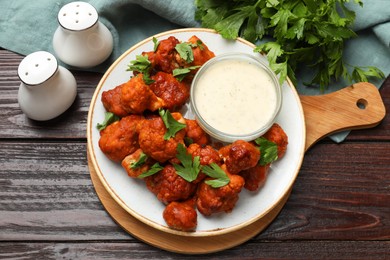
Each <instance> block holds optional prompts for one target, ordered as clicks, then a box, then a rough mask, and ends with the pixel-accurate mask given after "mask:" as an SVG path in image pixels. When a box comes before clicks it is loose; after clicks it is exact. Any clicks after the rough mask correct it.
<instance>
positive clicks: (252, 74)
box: [194, 60, 277, 135]
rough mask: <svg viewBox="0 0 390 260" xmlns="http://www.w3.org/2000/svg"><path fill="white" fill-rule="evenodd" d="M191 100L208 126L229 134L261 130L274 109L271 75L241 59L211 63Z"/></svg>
mask: <svg viewBox="0 0 390 260" xmlns="http://www.w3.org/2000/svg"><path fill="white" fill-rule="evenodd" d="M194 101H195V103H196V107H197V109H198V111H199V114H200V115H201V117H202V118H203V119H204V120H205V121H206V122H207V123H208V124H209V125H210V126H212V127H213V128H215V129H217V130H219V131H221V132H224V133H227V134H231V135H246V134H250V133H253V132H255V131H257V130H259V129H261V128H262V127H264V126H265V125H266V124H268V123H269V121H270V120H272V119H273V118H272V117H273V115H274V112H275V110H276V109H277V93H276V90H275V83H274V82H273V80H272V78H271V76H270V75H269V74H268V72H267V71H265V70H264V69H263V68H261V67H260V66H258V65H256V64H254V63H252V62H249V61H243V60H222V61H219V62H216V63H214V64H211V66H210V67H209V68H207V70H205V71H204V74H203V75H202V76H201V77H200V78H199V80H198V82H197V86H196V90H195V92H194Z"/></svg>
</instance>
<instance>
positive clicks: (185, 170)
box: [173, 144, 200, 182]
mask: <svg viewBox="0 0 390 260" xmlns="http://www.w3.org/2000/svg"><path fill="white" fill-rule="evenodd" d="M176 150H177V155H176V158H177V159H179V160H180V162H181V164H182V165H180V164H175V163H174V164H173V167H175V170H176V173H177V174H178V175H180V176H181V177H182V178H183V179H185V180H186V181H188V182H192V181H194V180H196V178H197V177H198V174H199V171H200V158H199V156H195V157H194V159H192V155H191V154H188V153H187V150H186V148H185V146H184V145H183V144H178V146H177V149H176Z"/></svg>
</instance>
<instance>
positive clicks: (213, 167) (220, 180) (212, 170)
mask: <svg viewBox="0 0 390 260" xmlns="http://www.w3.org/2000/svg"><path fill="white" fill-rule="evenodd" d="M202 172H203V173H205V174H206V175H207V176H209V177H211V178H214V179H212V180H206V181H205V183H206V184H208V185H210V186H211V187H213V188H220V187H223V186H225V185H227V184H229V182H230V178H229V176H227V174H226V172H225V171H224V170H222V169H221V167H219V166H218V164H216V163H211V164H210V165H204V166H202Z"/></svg>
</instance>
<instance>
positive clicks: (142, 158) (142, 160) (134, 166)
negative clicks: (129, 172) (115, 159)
mask: <svg viewBox="0 0 390 260" xmlns="http://www.w3.org/2000/svg"><path fill="white" fill-rule="evenodd" d="M147 159H148V156H147V155H146V154H145V153H144V152H141V154H140V156H139V158H138V160H137V161H134V162H132V163H130V169H137V168H139V167H141V166H142V165H144V164H145V162H146V160H147Z"/></svg>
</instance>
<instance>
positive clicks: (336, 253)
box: [0, 241, 390, 260]
mask: <svg viewBox="0 0 390 260" xmlns="http://www.w3.org/2000/svg"><path fill="white" fill-rule="evenodd" d="M0 252H1V253H0V257H4V258H7V259H8V258H18V259H34V260H35V259H194V258H195V256H194V255H182V254H176V253H172V252H167V251H163V250H160V249H157V248H152V247H150V246H148V245H145V244H142V243H126V242H122V243H118V242H107V243H95V242H91V243H58V242H57V243H17V244H16V243H0ZM389 254H390V245H389V242H386V241H369V242H367V241H364V242H363V241H362V242H354V243H351V242H349V241H321V242H312V241H297V242H294V241H288V242H284V243H279V242H269V241H263V242H249V243H246V244H244V245H241V246H239V247H235V248H232V249H228V250H225V251H222V252H217V253H211V254H206V255H197V256H196V259H207V260H209V259H354V260H358V259H388V255H389Z"/></svg>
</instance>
